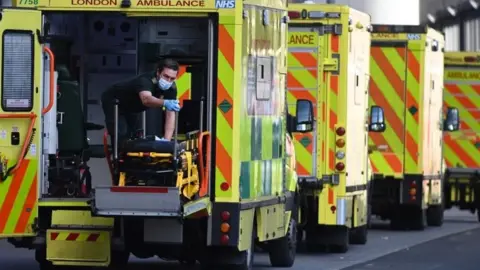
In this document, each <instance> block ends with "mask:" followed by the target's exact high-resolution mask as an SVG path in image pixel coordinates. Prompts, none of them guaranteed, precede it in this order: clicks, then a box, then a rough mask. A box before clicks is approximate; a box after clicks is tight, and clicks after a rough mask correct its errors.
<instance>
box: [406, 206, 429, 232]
mask: <svg viewBox="0 0 480 270" xmlns="http://www.w3.org/2000/svg"><path fill="white" fill-rule="evenodd" d="M427 226H428V225H427V210H426V209H421V208H416V209H412V214H411V223H410V226H409V227H410V229H412V230H416V231H423V230H425V228H426V227H427Z"/></svg>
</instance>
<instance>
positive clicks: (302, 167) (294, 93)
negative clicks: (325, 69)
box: [287, 26, 324, 188]
mask: <svg viewBox="0 0 480 270" xmlns="http://www.w3.org/2000/svg"><path fill="white" fill-rule="evenodd" d="M320 40H322V37H321V36H319V35H318V33H317V32H316V31H315V29H314V28H313V29H312V27H305V26H290V27H289V33H288V61H287V63H288V73H287V90H288V92H287V104H288V111H289V113H291V114H292V115H294V114H295V113H296V102H297V100H299V99H306V100H310V101H311V102H312V103H313V109H314V114H315V119H316V120H317V121H321V118H320V115H318V112H319V110H318V109H317V108H318V104H319V101H320V100H321V97H320V96H319V95H321V93H320V90H319V87H320V85H321V78H320V76H319V74H321V73H320V72H319V68H321V67H322V63H321V61H320V59H321V57H320V53H321V52H320V51H319V49H320V43H321V42H320ZM317 123H318V122H317ZM323 128H324V127H323V125H321V124H320V125H317V126H315V127H314V129H313V131H311V132H305V133H294V134H293V137H294V144H295V154H296V160H297V166H296V168H297V174H298V176H299V178H300V179H301V180H300V182H301V183H302V186H303V187H304V188H305V187H317V188H318V186H317V185H318V183H317V181H318V179H319V178H321V174H318V171H319V170H320V171H321V169H320V168H321V167H322V164H320V163H318V162H321V160H319V159H318V158H317V156H318V155H319V154H320V153H318V152H317V145H318V144H319V143H321V142H320V141H319V139H322V138H320V137H318V134H319V133H320V134H323V133H324V130H323ZM319 129H320V130H319ZM319 175H320V177H319Z"/></svg>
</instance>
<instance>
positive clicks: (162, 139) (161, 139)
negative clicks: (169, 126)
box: [160, 137, 170, 142]
mask: <svg viewBox="0 0 480 270" xmlns="http://www.w3.org/2000/svg"><path fill="white" fill-rule="evenodd" d="M160 141H165V142H169V141H170V140H167V139H165V138H163V137H162V138H160Z"/></svg>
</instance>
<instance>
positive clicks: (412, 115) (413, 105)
mask: <svg viewBox="0 0 480 270" xmlns="http://www.w3.org/2000/svg"><path fill="white" fill-rule="evenodd" d="M419 57H420V56H419V52H414V51H411V50H409V49H407V48H406V47H393V46H388V45H386V46H382V47H379V46H375V47H372V48H371V61H370V69H371V72H370V73H371V80H370V97H369V103H370V105H378V106H381V107H382V108H383V109H384V111H385V120H386V123H387V125H388V128H387V130H385V132H384V133H373V132H372V133H370V134H369V145H375V147H376V149H377V150H376V151H374V152H373V153H372V154H371V155H370V158H371V162H372V168H373V171H374V172H375V173H381V174H384V175H389V176H399V174H402V173H403V172H406V173H419V172H418V171H419V164H418V153H419V138H422V135H421V133H420V128H419V115H420V112H419V110H420V105H419V100H420V64H419V61H418V59H419ZM405 81H406V85H405V83H404V82H405ZM404 160H405V163H404Z"/></svg>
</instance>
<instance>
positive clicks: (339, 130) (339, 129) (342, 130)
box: [336, 127, 346, 136]
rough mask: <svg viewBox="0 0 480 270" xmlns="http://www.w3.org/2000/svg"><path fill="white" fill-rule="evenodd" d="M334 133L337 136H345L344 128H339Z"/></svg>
mask: <svg viewBox="0 0 480 270" xmlns="http://www.w3.org/2000/svg"><path fill="white" fill-rule="evenodd" d="M336 132H337V135H338V136H343V135H345V132H346V131H345V128H343V127H339V128H337V130H336Z"/></svg>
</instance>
